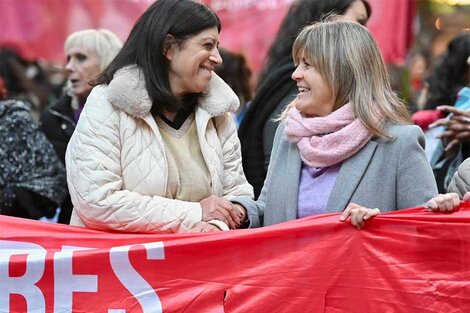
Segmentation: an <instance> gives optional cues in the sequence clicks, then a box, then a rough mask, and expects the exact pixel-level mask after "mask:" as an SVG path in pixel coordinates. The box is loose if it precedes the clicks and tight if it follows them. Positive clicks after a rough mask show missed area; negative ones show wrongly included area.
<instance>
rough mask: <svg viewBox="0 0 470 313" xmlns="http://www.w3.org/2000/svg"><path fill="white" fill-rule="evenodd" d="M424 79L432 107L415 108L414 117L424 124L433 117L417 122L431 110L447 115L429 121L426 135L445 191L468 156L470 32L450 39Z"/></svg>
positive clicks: (433, 165)
mask: <svg viewBox="0 0 470 313" xmlns="http://www.w3.org/2000/svg"><path fill="white" fill-rule="evenodd" d="M427 82H428V86H427V87H426V89H425V91H424V95H425V96H424V97H423V98H425V108H426V109H428V110H431V111H426V110H425V111H420V112H417V113H415V114H414V115H413V118H414V120H415V122H416V123H417V124H418V125H420V126H422V127H425V126H427V125H429V122H431V121H432V119H428V121H427V122H428V124H426V123H422V122H419V121H420V117H422V116H423V114H429V113H431V114H432V117H434V118H439V117H442V116H445V115H447V117H446V118H442V119H440V120H434V121H433V123H432V124H430V125H429V128H431V130H429V131H428V132H427V137H426V151H427V153H428V156H429V159H430V163H431V166H432V168H433V170H434V176H435V177H436V182H437V186H438V189H439V192H440V193H445V192H447V187H448V186H449V183H450V180H451V179H452V177H453V175H454V173H455V171H456V170H457V167H458V166H459V165H460V163H462V161H463V160H465V159H466V158H468V157H470V144H469V142H470V132H469V130H470V123H469V119H468V118H469V116H470V113H469V108H470V88H469V87H470V33H468V32H464V33H462V34H460V35H458V36H457V37H455V38H454V39H452V41H451V42H450V43H449V45H448V48H447V51H446V53H445V54H444V55H443V56H442V58H441V59H440V61H439V63H438V64H437V66H436V67H435V68H434V70H433V71H432V72H431V74H430V76H429V77H428V79H427ZM424 116H425V115H424ZM425 121H426V120H425ZM438 126H440V127H438ZM435 127H438V128H435ZM433 128H434V129H433Z"/></svg>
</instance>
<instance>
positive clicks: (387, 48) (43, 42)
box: [0, 0, 416, 72]
mask: <svg viewBox="0 0 470 313" xmlns="http://www.w3.org/2000/svg"><path fill="white" fill-rule="evenodd" d="M152 2H153V0H116V1H103V0H67V1H58V0H2V1H0V21H2V27H1V28H0V45H12V46H15V47H18V48H19V49H20V51H21V53H22V55H23V56H24V57H26V58H30V59H36V58H42V59H46V60H55V61H59V62H64V61H65V57H64V56H63V43H64V41H65V38H66V37H67V35H68V34H70V33H71V32H74V31H77V30H82V29H85V28H107V29H109V30H111V31H113V32H115V33H116V34H117V35H118V36H119V37H120V38H121V39H123V40H125V39H126V38H127V35H128V34H129V32H130V30H131V28H132V26H133V24H134V23H135V21H136V20H137V18H138V17H139V16H140V15H141V14H142V12H143V11H144V10H145V9H146V8H147V7H148V6H149V5H150V4H151V3H152ZM203 2H205V3H207V4H208V5H210V6H211V7H212V8H213V9H214V10H215V11H216V12H217V14H218V15H219V16H220V18H221V21H222V25H223V26H222V33H221V46H222V47H225V48H228V49H232V50H235V51H241V52H243V53H245V54H246V55H247V57H248V61H249V63H250V65H251V67H252V69H253V70H254V72H258V71H259V70H260V68H261V67H262V65H263V60H264V57H265V55H266V52H267V50H268V48H269V46H270V44H271V42H272V40H273V38H274V35H275V34H276V32H277V30H278V28H279V25H280V23H281V21H282V18H283V17H284V14H285V12H286V11H287V9H288V7H289V5H290V4H291V2H292V0H245V1H239V0H205V1H203ZM369 2H370V3H371V6H372V11H373V14H372V18H371V20H370V22H369V23H368V27H369V28H370V29H371V31H372V32H373V34H374V36H375V37H376V39H377V41H378V43H379V46H380V47H381V50H382V53H383V55H384V58H385V60H386V62H387V63H398V64H400V63H402V62H403V60H404V57H405V55H406V52H407V49H408V47H409V45H410V43H411V40H412V35H413V34H412V21H413V18H414V15H415V11H416V3H415V1H410V0H393V1H384V0H369Z"/></svg>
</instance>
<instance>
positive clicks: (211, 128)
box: [65, 0, 253, 233]
mask: <svg viewBox="0 0 470 313" xmlns="http://www.w3.org/2000/svg"><path fill="white" fill-rule="evenodd" d="M220 30H221V24H220V20H219V18H218V17H217V15H216V14H215V13H214V12H213V11H212V10H211V9H209V8H208V7H207V6H205V5H204V4H201V3H198V2H196V1H191V0H159V1H155V2H154V3H153V4H152V5H151V6H150V7H149V8H148V9H147V10H146V11H145V12H144V13H143V14H142V16H141V17H140V18H139V19H138V20H137V22H136V24H135V25H134V27H133V28H132V30H131V32H130V35H129V38H128V39H127V41H126V42H125V43H124V46H123V48H122V49H121V51H120V52H119V53H118V55H117V56H116V58H115V59H114V60H113V61H112V62H111V63H110V65H109V66H108V67H107V68H106V70H105V71H104V72H103V73H102V74H101V75H100V76H99V78H98V79H97V80H96V82H95V83H96V84H97V86H96V87H94V88H93V90H92V92H91V93H90V95H89V97H88V99H87V102H86V105H85V107H84V109H83V111H82V115H81V118H80V120H79V121H78V124H77V128H76V130H75V132H74V134H73V135H72V138H71V140H70V143H69V145H68V147H67V152H66V156H65V159H66V165H67V181H68V186H69V191H70V195H71V198H72V202H73V204H74V208H73V213H72V218H71V225H77V226H84V227H88V228H94V229H102V230H112V231H121V232H135V233H136V232H138V233H176V232H209V231H220V230H228V229H229V227H230V228H232V229H233V228H235V227H238V226H240V224H241V221H242V219H243V218H244V212H242V211H238V210H237V209H236V208H235V207H234V206H233V205H232V204H231V203H230V202H229V201H228V200H230V199H231V198H233V197H235V196H246V197H250V198H252V197H253V189H252V187H251V186H250V185H249V184H248V182H247V181H246V179H245V175H244V174H243V168H242V164H241V153H240V143H239V140H238V137H237V130H236V125H235V121H234V120H233V118H232V116H231V112H235V111H236V110H237V109H238V105H239V100H238V97H237V96H236V94H235V93H234V92H233V91H232V89H230V87H229V86H228V85H227V84H226V83H225V82H224V81H223V80H222V79H221V78H220V77H218V76H217V75H216V74H215V73H214V68H215V67H216V66H217V65H220V64H221V63H222V58H221V57H220V54H219V50H218V46H219V33H220Z"/></svg>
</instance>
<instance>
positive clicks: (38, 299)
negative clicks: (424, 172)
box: [0, 204, 470, 313]
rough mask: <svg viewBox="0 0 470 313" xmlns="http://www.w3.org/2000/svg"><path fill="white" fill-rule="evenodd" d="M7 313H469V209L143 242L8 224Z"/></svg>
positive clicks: (1, 273)
mask: <svg viewBox="0 0 470 313" xmlns="http://www.w3.org/2000/svg"><path fill="white" fill-rule="evenodd" d="M0 312H2V313H3V312H108V313H124V312H205V313H207V312H209V313H210V312H214V313H215V312H446V313H447V312H470V204H465V207H462V208H461V210H460V211H458V212H455V213H453V214H434V213H430V212H425V211H424V210H423V209H411V210H404V211H399V212H393V213H388V214H383V215H381V216H378V217H375V218H373V219H372V220H371V221H368V222H367V225H366V227H365V228H364V229H363V230H356V229H354V228H353V227H352V226H351V225H349V223H342V222H339V216H338V215H337V214H330V215H322V216H316V217H310V218H305V219H300V220H296V221H292V222H288V223H284V224H280V225H276V226H271V227H265V228H260V229H252V230H236V231H230V232H220V233H200V234H199V233H198V234H173V235H144V234H121V233H106V232H100V231H93V230H88V229H83V228H78V227H71V226H65V225H57V224H50V223H45V222H36V221H29V220H23V219H16V218H10V217H0Z"/></svg>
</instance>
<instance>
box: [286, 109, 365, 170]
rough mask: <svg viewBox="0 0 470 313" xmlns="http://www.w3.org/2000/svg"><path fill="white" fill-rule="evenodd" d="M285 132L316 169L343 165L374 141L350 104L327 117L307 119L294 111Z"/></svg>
mask: <svg viewBox="0 0 470 313" xmlns="http://www.w3.org/2000/svg"><path fill="white" fill-rule="evenodd" d="M285 132H286V135H287V138H288V139H289V141H291V142H294V143H297V146H298V147H299V150H300V156H301V157H302V160H303V161H304V162H305V163H306V164H307V165H308V166H312V167H326V166H331V165H333V164H337V163H339V162H342V161H344V160H346V159H347V158H349V157H350V156H352V155H354V154H355V153H356V152H358V151H359V150H360V149H361V148H362V147H364V146H365V145H366V143H367V142H369V140H370V139H371V138H372V134H371V133H370V132H369V131H368V130H367V128H365V127H364V125H363V124H362V123H361V121H360V120H359V119H357V118H356V117H355V116H354V113H353V111H352V108H351V104H350V103H347V104H345V105H344V106H342V107H341V108H339V109H338V110H336V111H334V112H332V113H331V114H329V115H327V116H324V117H312V118H307V117H304V116H302V115H301V114H300V112H299V111H298V110H297V109H296V108H292V109H291V110H290V111H289V113H288V115H287V125H286V128H285Z"/></svg>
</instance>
